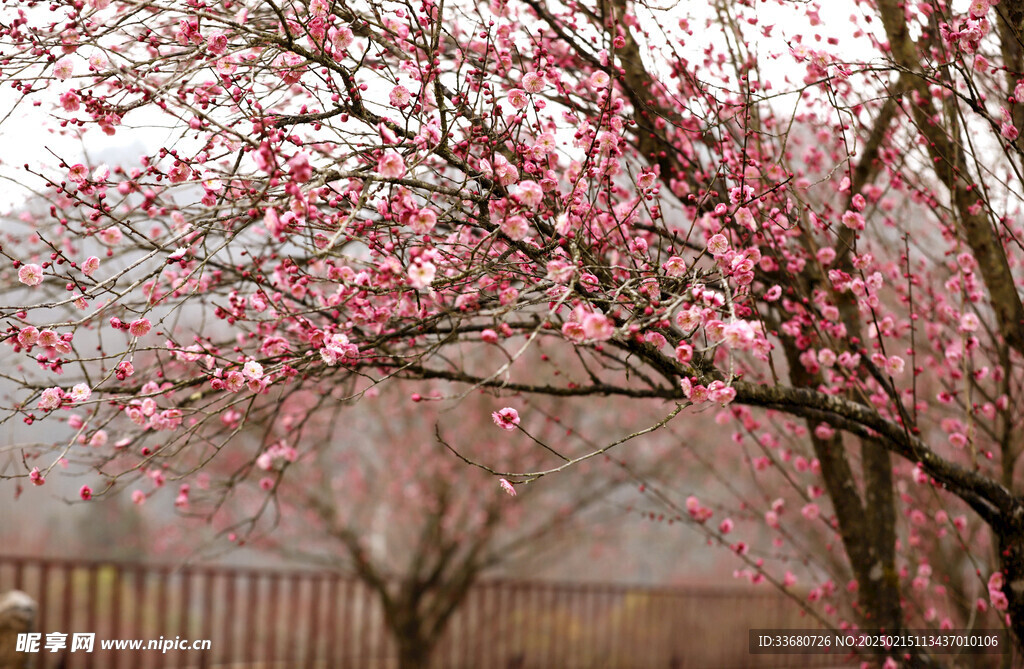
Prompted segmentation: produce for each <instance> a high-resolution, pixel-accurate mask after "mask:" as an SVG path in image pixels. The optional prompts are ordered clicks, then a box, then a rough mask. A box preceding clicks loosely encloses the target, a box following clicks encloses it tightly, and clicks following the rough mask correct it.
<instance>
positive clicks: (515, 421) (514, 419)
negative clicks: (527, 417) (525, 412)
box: [491, 407, 519, 430]
mask: <svg viewBox="0 0 1024 669" xmlns="http://www.w3.org/2000/svg"><path fill="white" fill-rule="evenodd" d="M491 419H492V420H493V421H494V424H495V425H497V426H498V427H500V428H501V429H503V430H514V429H516V425H519V412H518V411H516V410H515V409H513V408H512V407H505V408H504V409H502V410H500V411H495V412H494V413H492V414H491Z"/></svg>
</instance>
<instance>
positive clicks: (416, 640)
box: [396, 634, 434, 669]
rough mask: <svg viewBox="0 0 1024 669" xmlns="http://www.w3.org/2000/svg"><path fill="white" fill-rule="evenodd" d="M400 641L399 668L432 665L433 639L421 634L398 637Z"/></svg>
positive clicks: (419, 668) (414, 668)
mask: <svg viewBox="0 0 1024 669" xmlns="http://www.w3.org/2000/svg"><path fill="white" fill-rule="evenodd" d="M396 641H397V642H398V669H426V668H427V667H429V666H430V656H431V655H432V654H433V651H434V644H433V642H432V641H428V640H427V639H424V638H423V637H422V636H421V635H419V634H413V635H404V634H399V636H397V637H396Z"/></svg>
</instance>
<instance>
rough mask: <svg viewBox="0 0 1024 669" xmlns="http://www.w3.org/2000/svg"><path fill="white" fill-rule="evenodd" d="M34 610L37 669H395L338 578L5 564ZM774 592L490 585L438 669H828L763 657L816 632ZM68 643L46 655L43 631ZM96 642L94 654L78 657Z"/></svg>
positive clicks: (365, 599)
mask: <svg viewBox="0 0 1024 669" xmlns="http://www.w3.org/2000/svg"><path fill="white" fill-rule="evenodd" d="M12 588H13V589H18V590H23V591H25V592H26V593H28V594H29V595H30V596H31V597H32V598H33V599H35V600H36V601H37V602H38V603H39V612H38V617H37V626H36V630H37V631H38V632H39V633H41V634H42V639H41V643H40V646H41V648H40V652H38V653H34V654H32V656H33V658H34V661H35V663H36V664H35V669H51V668H54V669H56V668H58V667H60V668H63V669H80V668H81V669H85V668H89V667H102V668H107V667H109V668H111V669H117V668H119V667H120V668H124V669H128V668H138V669H141V668H148V667H211V668H212V667H222V668H225V669H226V668H228V667H231V668H233V669H243V668H246V669H257V668H258V669H271V668H273V669H286V668H287V669H292V668H296V667H301V668H306V667H309V668H321V667H322V668H324V669H328V668H329V669H335V668H349V667H352V668H357V667H358V668H359V669H393V668H394V667H395V666H396V664H397V661H396V656H397V654H396V652H395V648H394V644H393V642H392V641H391V639H390V638H389V637H388V634H387V631H386V630H385V628H384V625H383V616H382V613H381V608H380V605H379V603H378V601H377V600H376V599H375V598H374V596H373V593H372V592H371V591H370V590H369V589H368V588H367V587H365V586H363V585H362V584H361V583H359V582H358V581H354V580H351V579H347V578H343V577H340V576H338V575H337V574H330V573H320V572H308V571H282V570H265V569H246V568H234V567H207V566H184V567H161V566H153V565H143V564H121V563H110V562H90V561H84V560H73V561H71V560H41V559H35V558H16V557H0V592H4V591H7V590H10V589H12ZM807 626H808V623H807V621H806V620H805V619H803V618H801V617H799V615H798V612H797V610H796V607H795V606H794V605H793V604H792V603H791V602H790V601H788V600H787V599H786V598H784V597H783V596H782V595H781V594H779V593H777V592H775V591H772V590H769V589H751V588H711V587H688V588H679V589H669V588H639V587H628V586H618V585H569V584H552V583H520V582H497V581H487V582H482V583H480V584H478V585H476V586H475V587H474V588H473V589H472V591H471V592H470V594H469V597H468V599H467V601H466V602H465V604H464V605H463V606H462V607H461V609H460V610H459V611H458V612H457V613H456V614H455V616H454V617H453V619H452V621H451V623H450V625H449V626H448V628H447V630H446V631H445V633H444V636H443V638H442V639H440V641H439V645H438V648H437V651H436V654H435V656H434V658H433V663H432V665H431V666H432V667H436V668H437V669H449V668H451V669H463V668H464V669H471V668H472V669H475V668H477V667H494V668H496V669H513V668H514V669H555V668H557V669H571V668H580V669H584V668H586V669H618V668H621V669H644V668H647V667H650V668H652V669H654V668H658V669H670V668H682V667H702V668H707V669H726V668H728V667H735V668H739V667H751V668H760V667H764V668H767V667H792V666H801V667H826V666H839V665H840V664H841V660H840V659H839V658H835V657H828V656H764V655H760V656H754V655H750V654H748V652H747V631H748V629H751V628H769V627H774V628H780V627H781V628H800V627H807ZM52 632H58V633H64V634H67V635H68V636H67V648H65V649H63V650H60V651H58V652H49V651H47V650H46V649H45V648H44V647H42V646H43V645H44V644H45V642H46V640H47V634H49V633H52ZM76 633H94V634H95V642H94V649H93V652H91V653H87V652H83V651H81V650H78V651H75V652H71V651H70V649H71V645H72V635H73V634H76ZM161 637H162V639H164V640H173V639H175V638H176V637H181V639H183V640H187V641H194V640H209V641H210V649H209V650H190V651H185V650H168V651H167V652H166V653H163V652H161V651H160V650H120V651H116V650H102V649H101V648H100V646H101V642H102V641H103V640H111V639H138V640H141V641H142V642H143V646H145V644H147V643H148V641H149V640H150V639H157V640H160V639H161Z"/></svg>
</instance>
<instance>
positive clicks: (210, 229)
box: [0, 0, 1024, 665]
mask: <svg viewBox="0 0 1024 669" xmlns="http://www.w3.org/2000/svg"><path fill="white" fill-rule="evenodd" d="M836 6H840V7H841V11H842V12H843V13H844V14H845V13H846V12H847V11H849V12H850V13H852V14H851V17H850V21H848V22H847V21H838V22H837V21H827V20H824V19H823V18H822V11H823V8H822V7H819V6H818V5H816V4H815V3H812V2H808V3H785V2H775V1H772V2H761V3H755V2H752V1H749V0H714V1H713V2H711V3H702V4H701V7H700V8H697V7H693V8H689V7H681V6H678V5H673V6H671V7H670V8H668V9H665V8H661V7H659V6H657V5H655V4H653V3H646V2H638V1H636V0H600V1H598V0H594V1H593V2H582V3H581V2H575V1H573V2H564V3H560V2H545V1H541V0H507V1H506V0H493V1H492V2H488V3H484V2H466V1H464V0H448V1H443V0H442V1H436V2H435V1H434V0H422V1H420V2H415V3H399V2H385V1H383V0H370V1H368V2H358V3H357V2H353V3H348V2H333V1H331V0H312V1H310V2H300V1H298V0H294V1H282V2H277V1H274V0H263V1H259V2H257V1H256V0H251V1H246V2H241V1H236V0H224V1H223V2H208V1H206V0H189V2H185V3H166V2H155V1H154V2H149V1H147V0H132V1H128V0H89V1H88V2H82V1H79V0H76V1H74V2H68V1H64V0H54V1H53V2H52V3H49V4H47V5H43V4H42V3H34V2H25V3H22V5H21V6H19V7H18V10H17V18H13V19H12V20H10V21H6V22H5V23H4V24H3V46H2V54H3V55H2V57H0V68H2V70H3V74H4V79H5V80H6V81H8V82H9V83H10V84H11V85H12V87H13V89H14V91H15V93H16V102H15V103H14V104H15V107H16V109H15V112H16V111H17V110H18V109H23V108H31V109H32V115H33V118H35V119H38V120H39V121H40V122H41V123H43V124H44V125H46V126H47V127H49V128H51V129H52V130H53V131H54V132H57V133H63V134H65V135H69V136H74V137H80V138H81V141H82V143H83V145H84V146H85V147H89V146H90V145H92V143H93V142H94V139H93V138H94V137H97V136H99V137H100V139H103V136H108V135H109V136H114V137H124V136H130V137H133V138H135V137H138V138H139V141H143V139H145V141H150V139H152V141H153V143H154V146H153V148H152V149H151V150H148V151H147V152H146V153H145V155H142V156H140V157H139V159H138V160H137V161H135V162H133V163H131V164H118V165H112V166H106V165H97V164H94V163H93V162H92V161H90V160H89V159H88V158H83V157H77V156H74V155H70V154H69V155H64V156H61V157H57V158H55V159H54V160H53V161H52V163H51V164H49V165H47V166H45V167H40V168H37V167H34V166H31V165H30V166H29V167H27V168H26V169H24V170H20V171H12V168H10V167H9V168H8V172H7V173H6V176H7V177H8V178H9V179H13V180H16V181H18V182H23V183H30V182H31V183H33V184H34V185H35V187H37V190H39V191H40V192H42V193H43V194H44V195H45V197H47V198H48V199H49V201H50V203H51V205H50V207H49V210H48V211H43V212H37V213H30V212H27V211H25V212H15V213H16V215H12V216H11V217H9V219H8V222H7V223H5V226H4V233H3V234H4V240H3V247H2V254H3V256H4V257H5V258H6V259H7V265H6V266H5V267H3V268H2V270H0V271H2V272H3V276H4V280H5V287H6V290H5V293H4V298H3V304H4V305H5V306H4V307H3V308H2V309H0V315H2V317H3V320H4V323H5V326H4V327H5V328H6V329H5V331H4V335H3V336H4V337H5V341H6V343H7V344H8V346H9V347H10V348H9V355H10V356H11V360H12V366H11V367H10V369H11V370H12V371H10V372H8V373H6V377H7V379H8V380H9V381H10V382H11V383H13V384H15V385H16V387H17V390H16V391H15V392H13V394H12V396H11V400H10V401H9V402H8V403H7V405H6V407H5V409H6V419H7V420H13V419H21V420H23V421H25V422H26V423H32V424H35V423H39V424H40V429H41V430H42V432H41V435H42V434H45V431H46V428H45V427H44V426H45V425H47V424H49V423H53V422H54V421H58V420H62V419H67V422H68V425H69V427H70V429H71V430H72V432H73V433H74V434H73V436H72V437H71V438H70V439H69V440H67V441H66V442H61V443H56V444H53V443H51V440H50V439H49V438H48V437H46V436H41V437H40V440H39V443H38V444H34V445H32V446H31V447H21V448H18V449H16V450H14V451H12V457H13V458H15V460H16V461H17V462H18V463H19V465H20V466H21V467H22V469H23V470H24V471H22V472H20V473H18V474H16V477H20V478H19V481H22V480H25V481H27V480H31V482H32V483H36V484H42V483H43V482H44V481H45V478H46V477H47V476H50V475H52V474H53V473H55V467H56V466H57V464H58V463H59V462H60V461H61V460H62V459H64V458H67V457H76V458H80V459H89V460H91V461H92V464H93V466H94V467H95V470H96V477H97V479H96V482H95V483H94V485H92V486H91V487H89V488H88V489H87V490H86V489H83V495H82V496H83V498H85V497H88V496H89V495H99V494H102V493H103V492H104V491H106V490H108V489H109V488H110V487H111V486H113V485H114V484H115V482H117V481H118V480H120V479H121V478H123V477H129V478H130V477H131V476H137V475H140V474H141V475H153V472H159V471H163V468H164V467H165V466H168V467H171V466H173V471H174V475H175V476H176V477H178V478H180V479H181V480H182V481H184V480H185V479H188V478H189V477H191V476H195V475H197V473H198V472H201V471H202V470H203V469H204V468H205V467H206V466H207V465H208V464H209V463H210V462H211V461H212V460H214V459H216V458H218V457H228V456H230V451H231V448H232V447H231V444H232V436H233V435H234V434H236V432H237V430H239V429H241V425H243V424H244V423H245V422H246V421H247V420H251V419H254V418H255V416H254V415H253V413H252V412H253V411H255V410H256V407H257V404H258V403H257V402H256V400H257V399H258V398H261V397H264V396H266V395H270V396H271V397H275V398H283V397H287V396H290V395H291V394H294V393H296V392H299V391H300V390H303V389H319V391H320V394H319V399H318V400H317V401H315V402H310V403H309V405H308V412H309V413H310V414H312V413H314V412H316V411H318V410H321V409H322V407H323V404H324V402H327V401H332V402H336V401H341V400H346V401H348V400H357V399H358V398H359V397H361V396H362V395H364V394H365V393H366V392H367V390H369V389H371V388H374V387H376V386H377V385H378V384H384V383H390V382H393V381H395V380H400V379H401V380H410V381H420V382H427V383H436V382H441V381H443V382H447V383H449V384H454V385H456V386H461V387H462V388H463V390H452V391H451V392H452V393H454V394H459V393H466V392H471V391H473V390H475V389H483V390H486V391H489V392H493V393H519V394H521V395H538V396H553V397H561V398H566V399H568V400H574V401H579V402H582V403H587V402H589V401H591V400H592V398H594V397H599V396H612V397H615V398H618V400H619V401H620V402H622V403H624V404H625V403H628V402H637V403H648V404H655V405H658V406H662V408H663V409H664V413H663V417H662V418H661V419H659V420H655V421H651V422H648V423H646V424H642V425H636V426H635V429H632V430H630V431H629V434H630V435H632V439H628V438H627V439H607V438H606V435H604V434H602V433H600V432H597V433H595V434H594V435H592V438H593V441H594V443H595V446H594V447H593V448H592V449H590V450H588V451H586V452H582V453H576V452H567V451H563V450H562V449H560V448H559V446H558V445H557V444H551V443H543V444H540V445H542V446H544V447H545V448H546V449H550V451H551V452H550V453H549V455H550V456H551V457H552V458H553V461H552V464H550V465H548V466H545V467H541V468H536V469H531V470H528V471H524V470H515V469H504V468H502V467H500V466H498V463H497V462H494V461H488V459H487V458H486V457H485V456H479V457H478V456H476V455H474V456H472V457H470V456H466V459H467V460H472V461H473V462H474V463H476V464H477V465H479V466H482V467H485V468H486V470H488V471H492V472H494V473H496V474H498V475H499V476H500V478H501V479H503V480H504V482H505V483H504V485H506V486H508V487H510V488H512V489H514V490H518V489H521V487H522V486H524V485H526V484H527V483H528V482H531V481H536V480H537V479H538V478H540V477H542V476H546V475H548V474H553V473H556V472H563V471H565V470H566V469H569V468H572V467H574V466H578V465H579V464H581V463H582V462H586V461H587V460H588V459H589V458H592V457H594V456H597V455H602V454H605V453H607V452H608V450H609V449H611V448H613V447H621V446H622V445H623V444H624V443H625V442H628V441H634V440H642V439H643V438H644V437H645V436H646V435H648V434H651V433H653V432H656V431H658V430H671V429H673V426H675V425H677V424H679V423H681V422H685V421H688V420H692V419H693V418H692V417H693V414H694V413H695V411H699V410H700V409H701V408H707V407H714V406H725V407H726V408H725V410H724V412H723V421H726V422H728V424H731V425H735V426H736V432H735V434H734V435H733V437H734V439H735V440H736V441H737V442H738V445H739V447H740V448H741V449H744V450H743V451H741V452H745V453H746V455H745V456H743V457H744V458H746V459H742V458H741V459H740V460H737V461H736V462H734V463H733V464H732V467H731V468H732V469H733V470H734V469H736V468H737V467H739V466H740V465H741V464H744V463H747V464H749V465H750V467H751V468H752V469H753V470H754V474H753V475H754V477H755V479H757V476H758V475H759V474H764V475H765V478H764V485H768V481H772V482H777V483H778V484H779V485H784V486H788V487H787V488H786V490H787V492H786V494H787V495H789V496H790V497H791V499H792V500H793V501H791V502H790V506H792V503H793V502H798V503H800V505H801V509H802V513H801V514H800V519H792V518H793V516H794V514H793V513H788V514H784V513H783V511H784V509H785V506H786V503H785V500H783V504H782V505H779V504H776V503H775V502H776V501H777V500H778V499H782V497H783V496H782V495H781V494H779V495H775V494H771V493H767V494H763V495H759V496H757V497H756V498H752V499H751V504H755V503H756V504H757V506H756V507H754V508H751V507H750V505H747V508H746V509H744V511H745V512H748V513H750V514H754V513H755V512H756V516H757V517H758V518H762V519H763V525H762V526H761V527H759V528H757V531H755V530H754V529H752V528H751V529H749V530H748V531H749V532H750V535H749V539H750V541H751V542H753V541H754V540H755V539H758V538H759V537H762V536H763V535H764V533H765V532H768V533H769V536H771V533H773V532H779V531H784V532H785V536H787V537H791V538H796V537H800V536H803V535H804V534H806V533H808V532H810V533H812V534H818V535H821V534H823V535H824V536H825V537H827V538H828V539H827V541H828V542H829V543H830V544H835V545H834V546H831V548H833V549H834V550H830V551H829V552H828V555H827V556H824V555H823V556H822V559H823V561H825V562H828V563H829V569H830V570H832V571H831V573H833V574H834V577H829V578H827V579H826V580H824V581H823V582H822V583H819V584H817V585H816V586H815V588H814V589H813V590H812V594H813V597H812V601H811V602H810V604H811V605H814V607H815V608H816V610H818V611H820V612H821V615H822V616H823V619H825V620H828V621H829V623H830V624H834V625H847V624H859V625H868V626H870V627H880V628H885V629H887V630H900V629H904V628H906V627H907V626H908V625H928V626H932V625H934V626H944V627H951V626H955V625H973V624H974V623H975V621H977V620H979V619H980V618H979V617H983V618H985V619H986V620H988V621H989V624H999V625H1005V626H1006V627H1007V628H1008V629H1009V630H1011V631H1012V635H1013V637H1014V638H1015V639H1016V641H1017V643H1019V642H1020V641H1021V640H1022V639H1024V496H1022V489H1021V485H1020V480H1019V476H1020V473H1019V470H1020V455H1021V452H1022V450H1024V443H1022V442H1021V439H1020V437H1019V435H1020V422H1021V417H1022V416H1024V407H1022V399H1024V398H1022V389H1021V382H1022V372H1021V364H1020V363H1021V356H1022V355H1024V306H1022V302H1021V293H1020V282H1021V268H1020V265H1021V261H1022V259H1024V248H1022V246H1021V241H1020V240H1021V237H1022V234H1024V232H1022V230H1021V226H1020V224H1019V219H1020V214H1021V196H1022V193H1021V189H1020V181H1021V179H1020V176H1021V175H1020V170H1021V166H1022V160H1021V149H1022V146H1024V145H1022V144H1021V140H1020V138H1019V137H1018V135H1019V129H1020V128H1021V127H1022V126H1024V104H1022V101H1024V48H1022V47H1021V44H1022V40H1021V36H1022V26H1024V3H1021V2H1020V0H1002V1H1001V2H992V1H991V0H974V2H971V3H970V4H969V6H968V5H963V4H961V3H953V4H949V3H947V2H943V1H942V0H922V1H921V2H916V3H906V2H900V1H898V0H872V1H871V2H859V3H849V5H848V6H847V4H846V3H830V4H829V6H828V9H829V10H830V11H836ZM844 18H845V16H844ZM838 26H842V28H839V27H838ZM846 26H849V29H848V30H847V29H846ZM851 54H856V55H851ZM10 118H12V116H9V117H8V119H10ZM146 128H150V129H152V130H145V129H146ZM156 129H158V131H157V130H156ZM85 155H88V154H85ZM196 322H199V323H202V325H201V326H199V327H196V326H194V325H190V324H193V323H196ZM566 360H571V361H572V362H571V363H570V362H564V361H566ZM553 361H563V362H560V363H559V364H557V365H556V364H555V363H554V362H553ZM14 364H17V365H18V366H17V367H14V366H13V365H14ZM324 388H330V389H331V392H330V393H323V392H322V390H323V389H324ZM424 397H426V395H424ZM419 399H423V398H422V397H420V398H419ZM512 404H513V403H512V402H509V406H510V407H511V408H517V407H515V406H511V405H512ZM419 406H422V405H421V404H417V403H415V402H413V403H410V404H409V405H408V407H407V410H408V411H411V412H415V411H417V410H418V407H419ZM500 408H501V407H496V409H500ZM518 409H522V407H518ZM69 410H73V411H74V413H71V414H70V415H69ZM518 417H519V418H520V419H521V420H525V418H524V412H523V411H520V412H519V414H518ZM515 418H516V416H514V415H513V414H511V413H506V414H502V413H500V412H499V413H498V415H497V416H496V421H497V422H498V423H499V425H498V426H496V427H494V428H493V429H494V430H496V431H497V430H500V429H501V428H508V427H512V428H516V423H515ZM453 420H454V418H453ZM441 422H442V425H441V426H439V428H438V431H439V433H440V434H441V435H443V434H444V428H443V422H444V420H443V419H442V421H441ZM211 426H212V428H213V429H208V428H210V427H211ZM211 435H213V436H211ZM446 443H448V444H449V446H450V447H451V449H452V450H454V451H457V452H460V453H462V454H463V455H464V456H465V452H464V451H465V449H464V448H463V447H462V446H461V445H460V444H459V443H452V442H446ZM82 444H85V445H89V448H88V449H83V448H82V446H81V445H82ZM704 447H705V448H706V449H707V450H708V451H712V452H713V451H715V450H716V449H715V445H714V444H713V443H708V444H706V445H704ZM694 448H695V449H698V446H694ZM619 450H622V449H621V448H620V449H619ZM721 452H722V453H735V452H736V451H735V450H734V449H732V448H723V449H721ZM797 453H800V455H796V454H797ZM804 453H806V455H804ZM713 455H714V453H709V454H708V456H707V457H709V458H713ZM719 469H720V470H721V471H724V472H729V471H730V467H729V464H728V463H727V462H722V463H719ZM8 471H10V470H8ZM8 475H9V474H8ZM757 480H760V479H757ZM774 484H775V483H773V485H774ZM183 485H188V483H187V482H185V483H183ZM659 503H660V504H663V505H669V506H670V507H674V508H676V509H677V510H678V515H679V516H680V517H682V518H689V519H690V521H691V522H692V523H695V524H697V525H698V526H699V527H701V528H704V529H705V530H707V531H708V533H709V536H710V537H711V538H717V539H718V540H720V541H721V543H723V544H724V545H726V546H728V547H730V548H732V549H733V550H734V551H735V552H736V553H738V554H739V555H740V557H741V558H742V559H744V560H746V561H747V562H748V563H749V564H748V569H750V570H751V573H752V574H754V575H755V576H756V577H758V578H762V579H769V580H771V581H773V582H777V583H779V584H780V585H783V584H784V582H785V581H789V580H791V579H788V578H787V577H786V575H784V574H782V573H779V572H778V570H777V569H776V565H774V564H773V563H772V562H771V561H770V560H765V559H761V558H758V559H754V558H753V557H752V555H750V554H748V551H749V549H750V544H748V543H747V542H746V541H735V540H733V539H732V537H734V536H735V535H736V534H737V533H739V532H741V531H744V530H745V529H746V527H747V526H746V524H743V525H735V524H734V522H733V521H732V520H731V519H730V522H729V523H725V522H724V520H723V521H718V522H715V521H713V520H712V516H713V515H714V513H715V510H714V509H713V507H712V506H708V505H707V504H706V503H705V502H702V501H701V499H700V496H699V495H694V496H693V497H692V498H690V499H687V500H686V501H685V502H677V501H673V499H672V498H671V496H670V495H667V494H665V495H662V496H661V497H660V498H659ZM726 535H729V538H728V540H726V538H725V537H726ZM779 536H781V535H777V536H775V539H778V538H779ZM839 546H841V548H842V551H841V553H842V555H838V556H837V555H836V553H837V552H839V551H838V547H839ZM943 556H945V557H943ZM939 569H942V570H944V571H945V570H949V571H948V572H947V573H946V574H941V576H942V577H943V578H945V579H946V580H947V581H949V582H950V583H959V584H960V585H959V586H957V587H950V586H949V585H948V584H947V583H945V582H942V583H937V582H933V579H937V580H941V579H938V577H939V576H940V574H936V571H937V570H939ZM840 578H842V579H843V581H840V580H837V579H840ZM919 579H920V580H919ZM975 592H977V593H980V594H978V595H977V596H973V595H972V596H970V599H968V600H966V601H965V600H964V596H965V593H975ZM844 598H845V601H846V602H848V603H849V604H850V606H849V607H846V608H844V607H839V606H836V602H839V601H841V600H843V599H844ZM918 603H920V606H918ZM893 661H894V662H895V661H900V662H906V663H908V664H913V665H919V664H924V665H926V664H932V663H934V662H937V661H938V660H936V658H934V657H930V656H929V654H928V653H927V652H919V651H913V652H911V653H910V654H909V655H907V656H905V657H904V656H900V657H898V658H895V659H894V660H893Z"/></svg>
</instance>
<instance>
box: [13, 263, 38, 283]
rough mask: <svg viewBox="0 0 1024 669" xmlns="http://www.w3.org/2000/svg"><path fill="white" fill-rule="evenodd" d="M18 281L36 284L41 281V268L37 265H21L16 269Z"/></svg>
mask: <svg viewBox="0 0 1024 669" xmlns="http://www.w3.org/2000/svg"><path fill="white" fill-rule="evenodd" d="M18 281H21V282H22V283H23V284H25V285H26V286H38V285H39V284H41V283H42V282H43V268H42V267H40V266H39V265H34V264H33V265H22V266H21V267H20V268H19V269H18Z"/></svg>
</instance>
